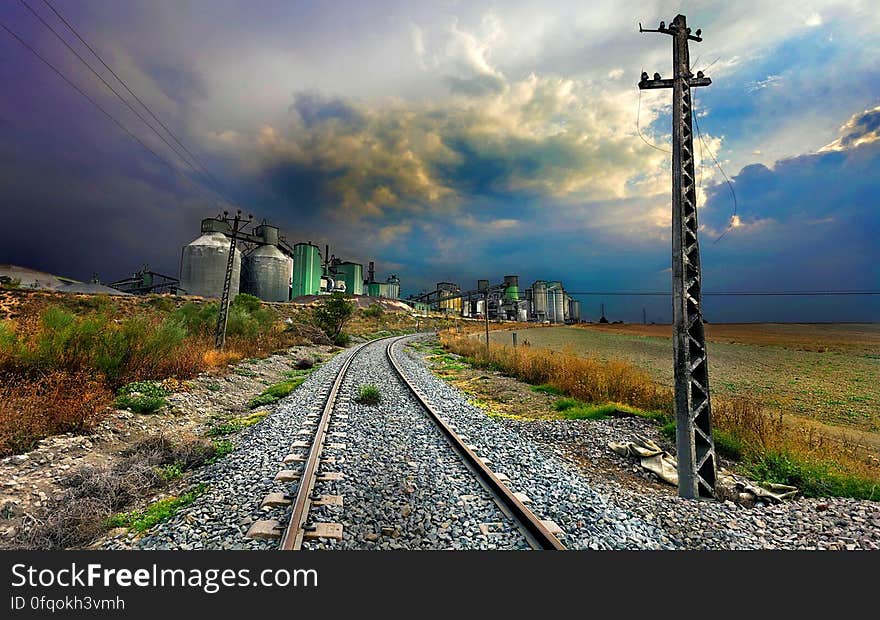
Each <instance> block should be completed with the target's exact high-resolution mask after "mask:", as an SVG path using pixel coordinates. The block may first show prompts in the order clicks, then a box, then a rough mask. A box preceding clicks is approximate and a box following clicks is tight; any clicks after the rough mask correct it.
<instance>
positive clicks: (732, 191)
mask: <svg viewBox="0 0 880 620" xmlns="http://www.w3.org/2000/svg"><path fill="white" fill-rule="evenodd" d="M716 62H717V61H716ZM713 64H714V63H713ZM691 98H692V101H693V106H692V109H696V96H695V95H694V93H693V92H691ZM692 118H693V121H694V127H695V128H696V130H697V137H698V139H699V141H700V144H701V145H702V146H701V147H700V159H701V161H700V170H701V176H702V156H703V155H702V149H703V148H705V149H706V152H707V153H709V157H711V158H712V161H713V162H715V166H716V167H717V168H718V171H719V172H720V173H721V176H723V177H724V181H725V182H726V183H727V188H728V189H729V190H730V195H731V196H732V197H733V215H732V216H731V218H730V224H729V225H728V226H727V228H726V229H725V230H724V232H722V233H721V234H720V235H719V236H718V237H717V238H716V239H715V240H714V241H713V242H712V243H713V244H715V243H718V242H719V241H721V239H722V238H723V237H724V236H725V235H726V234H727V233H728V232H730V231H731V230H733V226H734V222H735V221H736V217H737V211H738V208H739V204H738V202H737V198H736V190H735V189H734V188H733V183H732V182H731V180H730V177H728V176H727V173H726V172H725V171H724V168H723V167H722V166H721V164H720V163H719V161H718V158H717V157H715V154H714V153H713V152H712V149H710V148H709V145H708V144H707V143H706V140H705V139H704V138H703V132H702V131H700V122H699V121H698V120H697V115H696V114H693V116H692Z"/></svg>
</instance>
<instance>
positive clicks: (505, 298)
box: [404, 275, 581, 323]
mask: <svg viewBox="0 0 880 620" xmlns="http://www.w3.org/2000/svg"><path fill="white" fill-rule="evenodd" d="M404 301H406V303H408V304H410V305H411V306H413V307H414V308H415V309H417V310H423V311H436V312H442V313H444V314H451V315H458V316H462V317H471V318H486V317H488V318H489V319H490V320H506V321H521V322H538V323H580V322H581V304H580V302H579V301H578V300H576V299H574V298H573V297H572V296H571V295H569V294H568V293H566V292H565V287H564V286H563V285H562V282H560V281H558V280H553V281H545V280H536V281H535V282H534V283H533V284H532V286H530V287H528V288H526V289H524V290H523V289H521V288H520V286H519V276H515V275H509V276H504V281H503V282H501V283H499V284H490V283H489V280H477V287H476V288H475V289H471V290H462V289H461V288H460V287H459V286H458V285H457V284H454V283H452V282H438V283H437V288H436V289H435V290H433V291H430V292H428V293H423V294H421V295H412V296H410V297H408V298H407V299H405V300H404Z"/></svg>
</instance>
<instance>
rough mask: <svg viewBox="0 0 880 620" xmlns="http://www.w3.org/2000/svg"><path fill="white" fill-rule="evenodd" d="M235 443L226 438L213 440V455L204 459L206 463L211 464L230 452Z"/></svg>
mask: <svg viewBox="0 0 880 620" xmlns="http://www.w3.org/2000/svg"><path fill="white" fill-rule="evenodd" d="M233 450H235V445H234V444H233V443H232V442H231V441H229V440H228V439H218V440H217V441H215V442H214V456H212V457H211V458H210V459H208V460H207V461H206V463H207V464H208V465H213V464H214V463H216V462H217V461H219V460H220V459H222V458H223V457H224V456H227V455H229V454H232V452H233Z"/></svg>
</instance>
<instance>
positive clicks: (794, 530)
mask: <svg viewBox="0 0 880 620" xmlns="http://www.w3.org/2000/svg"><path fill="white" fill-rule="evenodd" d="M407 352H408V355H409V357H410V360H411V363H410V365H409V369H410V370H409V371H410V372H411V373H413V374H416V373H421V374H422V375H423V376H424V380H425V381H426V382H427V381H428V380H429V377H430V379H432V380H433V386H434V387H433V388H432V389H433V390H434V395H435V396H434V397H435V399H436V401H435V402H437V403H441V407H443V406H445V407H446V408H447V409H448V410H449V411H450V412H451V413H453V414H455V415H456V416H457V417H458V419H459V420H460V421H461V424H464V425H467V427H468V428H470V429H472V430H471V431H470V434H471V436H472V438H474V439H478V438H480V437H483V438H484V439H483V441H484V446H485V449H486V450H487V451H489V452H490V453H492V454H498V456H499V458H506V459H508V461H507V462H509V464H510V466H511V467H513V468H515V469H514V471H515V474H511V473H510V472H505V473H507V474H508V475H509V476H510V477H511V478H512V479H514V481H516V480H517V479H518V478H520V477H522V479H523V480H534V481H535V483H534V484H538V483H539V481H538V476H536V475H535V472H534V471H532V470H530V466H532V467H533V466H534V465H535V463H533V462H531V461H530V459H527V458H523V457H522V452H520V453H518V451H525V453H528V451H533V452H534V453H539V454H543V455H544V459H543V464H542V467H547V468H549V469H550V470H554V471H556V472H558V475H563V473H566V474H567V472H570V471H571V470H572V468H573V469H574V471H575V474H574V477H575V480H576V481H577V482H576V483H572V487H571V488H576V485H578V484H579V485H588V486H589V487H590V488H591V489H592V491H593V492H594V493H595V494H596V495H597V496H599V497H600V498H601V499H602V501H603V502H604V505H605V506H607V511H608V512H609V514H612V515H613V514H614V512H615V511H619V512H621V513H623V514H625V515H627V517H626V518H625V519H623V520H622V521H621V520H620V519H619V518H618V519H614V518H613V517H612V518H611V519H610V520H612V521H615V524H616V525H618V526H620V527H619V528H618V529H617V533H618V534H620V535H622V538H618V539H616V540H614V541H610V542H611V546H612V548H620V545H621V543H622V542H624V541H627V534H626V532H625V530H626V525H624V524H625V523H629V522H634V523H638V524H639V525H641V524H646V525H649V526H651V527H653V528H655V530H656V531H657V532H658V537H659V539H661V540H664V541H667V542H668V543H669V545H670V546H672V547H673V548H681V549H878V548H880V502H871V501H864V500H852V499H835V498H830V499H803V498H801V499H796V500H792V501H786V502H784V503H781V504H777V505H770V506H757V507H754V508H746V507H742V506H739V505H736V504H733V503H730V502H724V503H721V502H714V501H701V502H692V501H686V500H682V499H681V498H679V497H678V496H677V495H676V492H675V489H674V488H672V487H669V486H667V485H665V484H661V483H659V482H657V481H656V478H655V477H654V476H653V474H649V473H643V472H642V471H641V468H640V467H639V466H638V465H637V463H635V462H634V461H632V460H628V459H625V458H622V457H620V456H618V455H616V454H615V453H613V452H611V451H610V450H609V449H608V447H607V444H608V442H609V441H621V440H626V439H629V438H631V437H632V436H633V435H634V434H640V435H643V436H647V437H649V438H651V439H653V440H655V441H656V442H657V443H659V444H661V445H665V447H667V449H670V448H671V446H669V445H668V442H666V441H665V439H664V438H663V437H662V436H661V435H660V433H659V429H658V427H657V426H656V425H654V424H653V423H651V422H650V421H647V420H644V419H641V418H612V419H608V420H600V421H588V420H547V419H540V418H541V417H542V415H543V414H542V412H540V411H539V412H535V411H534V410H533V409H532V410H529V411H524V412H523V418H532V419H512V418H510V417H501V416H497V417H491V416H489V415H487V414H486V411H484V409H481V408H480V407H477V406H474V405H473V404H471V403H469V402H468V400H471V399H474V398H475V396H474V395H473V394H468V393H466V392H464V391H462V390H461V389H459V387H456V386H455V385H451V384H450V382H449V381H443V380H441V379H439V378H437V377H436V376H433V375H432V374H431V372H430V371H429V370H428V367H429V365H430V363H431V360H430V356H426V355H425V354H424V353H423V352H421V351H417V350H414V349H413V348H411V347H410V348H407ZM426 357H428V359H426ZM479 373H480V377H481V380H480V381H479V382H468V381H456V384H457V385H459V386H462V387H465V388H467V387H468V385H474V386H477V390H476V394H477V396H476V398H481V397H482V398H485V397H486V394H491V393H493V390H491V389H487V388H486V385H487V384H492V383H493V382H494V381H496V380H497V381H499V382H500V383H501V384H502V385H503V386H504V389H503V391H504V393H505V397H504V400H505V403H506V404H507V406H506V408H505V414H506V415H507V416H510V415H513V412H515V410H516V408H515V407H514V406H512V405H511V403H513V402H515V401H516V389H517V387H516V385H515V384H519V389H520V390H522V392H523V396H524V399H523V400H524V402H527V403H529V404H528V405H527V406H529V407H533V406H534V402H535V401H534V399H533V398H532V397H527V396H526V394H527V393H528V394H533V393H532V392H531V390H530V389H529V386H527V385H525V384H521V383H519V382H516V381H514V380H512V379H510V378H508V377H500V375H498V374H497V373H491V372H486V371H479ZM441 374H444V373H441ZM480 386H482V387H480ZM535 418H538V419H535ZM475 443H479V442H477V441H475ZM550 499H551V501H558V500H559V496H558V495H557V496H555V497H554V496H553V494H552V492H551V498H550ZM572 503H574V502H572ZM560 509H562V512H563V514H568V513H567V511H566V510H565V504H564V503H562V504H561V505H559V506H556V507H553V506H550V505H548V506H547V510H548V511H549V510H560ZM593 516H596V515H595V514H594V515H593ZM551 518H552V517H551ZM605 520H609V517H608V516H607V515H600V516H599V523H602V522H603V521H605ZM560 525H562V523H560ZM564 529H566V528H564ZM621 529H622V530H624V531H623V532H621V531H620V530H621ZM605 542H606V544H607V543H608V542H609V541H605ZM623 546H628V544H626V543H625V542H624V544H623ZM639 548H644V547H639Z"/></svg>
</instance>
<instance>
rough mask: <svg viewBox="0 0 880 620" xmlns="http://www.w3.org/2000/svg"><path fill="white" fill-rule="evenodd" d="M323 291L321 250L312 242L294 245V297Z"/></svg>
mask: <svg viewBox="0 0 880 620" xmlns="http://www.w3.org/2000/svg"><path fill="white" fill-rule="evenodd" d="M320 292H321V252H320V250H318V246H316V245H312V244H311V243H297V244H296V245H295V246H293V293H292V294H293V297H301V296H302V295H317V294H319V293H320Z"/></svg>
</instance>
